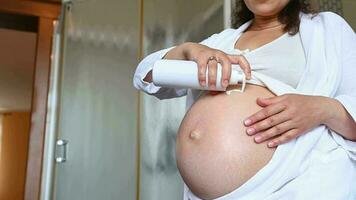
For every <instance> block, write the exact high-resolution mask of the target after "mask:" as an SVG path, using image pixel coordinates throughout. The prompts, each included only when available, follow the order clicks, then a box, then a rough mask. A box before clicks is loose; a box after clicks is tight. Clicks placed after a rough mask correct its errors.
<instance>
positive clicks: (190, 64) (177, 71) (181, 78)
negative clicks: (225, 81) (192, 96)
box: [152, 59, 246, 92]
mask: <svg viewBox="0 0 356 200" xmlns="http://www.w3.org/2000/svg"><path fill="white" fill-rule="evenodd" d="M217 67H218V68H217V77H216V89H214V91H226V88H224V87H222V85H221V77H222V67H221V65H220V63H218V66H217ZM238 68H239V65H232V70H231V76H230V82H229V85H237V84H238V83H239V82H240V83H241V84H242V87H241V90H235V91H240V92H243V91H244V89H245V85H246V77H245V74H244V73H243V72H242V71H241V70H238ZM206 71H207V72H206V86H205V87H202V86H201V85H200V83H199V79H198V64H197V63H196V62H194V61H184V60H167V59H162V60H158V61H156V62H155V63H154V66H153V69H152V81H153V84H154V85H156V86H160V87H168V88H190V89H197V90H211V89H210V88H209V86H208V68H207V70H206Z"/></svg>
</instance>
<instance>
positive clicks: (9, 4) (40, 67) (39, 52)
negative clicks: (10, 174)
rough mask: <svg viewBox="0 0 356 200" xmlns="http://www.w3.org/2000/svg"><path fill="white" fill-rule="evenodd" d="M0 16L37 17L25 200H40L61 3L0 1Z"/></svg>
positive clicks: (22, 0)
mask: <svg viewBox="0 0 356 200" xmlns="http://www.w3.org/2000/svg"><path fill="white" fill-rule="evenodd" d="M0 12H2V13H11V14H19V15H30V16H35V17H38V31H37V42H36V55H35V57H36V58H35V66H34V81H33V95H32V108H31V128H30V137H29V149H28V156H27V169H26V179H25V193H24V199H25V200H38V199H40V190H41V173H42V161H43V153H44V139H45V130H46V114H47V100H48V89H49V76H50V70H51V53H52V52H51V51H52V37H53V31H54V30H53V29H54V24H53V23H54V21H55V20H57V19H58V18H59V15H60V13H61V3H52V2H43V1H41V2H39V1H32V0H0Z"/></svg>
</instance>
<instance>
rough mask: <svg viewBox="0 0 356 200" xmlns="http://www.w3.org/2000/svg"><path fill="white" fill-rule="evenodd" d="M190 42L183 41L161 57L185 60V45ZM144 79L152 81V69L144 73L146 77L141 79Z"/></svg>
mask: <svg viewBox="0 0 356 200" xmlns="http://www.w3.org/2000/svg"><path fill="white" fill-rule="evenodd" d="M190 44H191V43H189V42H187V43H183V44H181V45H179V46H177V47H175V48H173V49H171V50H170V51H168V52H167V53H166V55H165V56H164V57H163V59H169V60H186V59H187V56H186V47H187V46H189V45H190ZM143 80H144V81H146V82H148V83H151V82H152V70H151V71H149V72H148V73H147V75H146V77H145V78H144V79H143Z"/></svg>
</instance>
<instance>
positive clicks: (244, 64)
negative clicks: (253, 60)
mask: <svg viewBox="0 0 356 200" xmlns="http://www.w3.org/2000/svg"><path fill="white" fill-rule="evenodd" d="M227 56H228V57H229V59H230V61H231V63H232V64H238V65H240V67H241V69H242V70H243V71H244V74H245V76H246V78H247V79H248V80H249V79H251V66H250V64H249V62H248V61H247V60H246V58H245V57H244V56H235V55H227Z"/></svg>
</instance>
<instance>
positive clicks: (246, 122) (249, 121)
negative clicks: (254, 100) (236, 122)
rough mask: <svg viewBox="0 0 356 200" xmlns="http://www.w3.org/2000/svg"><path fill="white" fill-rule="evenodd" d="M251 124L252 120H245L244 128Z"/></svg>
mask: <svg viewBox="0 0 356 200" xmlns="http://www.w3.org/2000/svg"><path fill="white" fill-rule="evenodd" d="M251 123H252V120H250V119H247V120H245V121H244V124H245V125H246V126H249V125H250V124H251Z"/></svg>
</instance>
